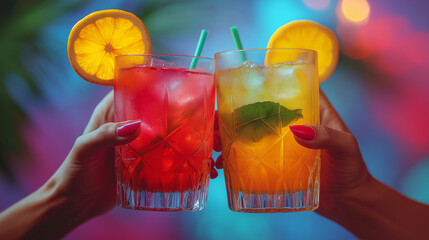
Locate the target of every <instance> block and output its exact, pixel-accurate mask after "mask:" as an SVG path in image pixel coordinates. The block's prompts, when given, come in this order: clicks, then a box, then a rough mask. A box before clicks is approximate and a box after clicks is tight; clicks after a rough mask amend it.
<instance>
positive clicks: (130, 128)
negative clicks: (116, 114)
mask: <svg viewBox="0 0 429 240" xmlns="http://www.w3.org/2000/svg"><path fill="white" fill-rule="evenodd" d="M140 124H141V121H140V120H138V121H132V122H127V123H125V124H123V125H121V126H119V127H118V128H117V129H116V133H117V134H118V136H121V137H126V136H129V135H131V134H133V133H134V132H136V131H137V129H139V128H140Z"/></svg>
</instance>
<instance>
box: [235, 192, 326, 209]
mask: <svg viewBox="0 0 429 240" xmlns="http://www.w3.org/2000/svg"><path fill="white" fill-rule="evenodd" d="M228 205H229V208H230V209H231V210H232V211H235V212H249V213H275V212H301V211H311V210H316V209H317V208H318V207H319V193H318V191H316V192H314V190H313V191H310V190H308V191H305V192H302V191H299V192H294V193H276V194H262V193H261V194H252V193H243V192H238V193H233V192H228Z"/></svg>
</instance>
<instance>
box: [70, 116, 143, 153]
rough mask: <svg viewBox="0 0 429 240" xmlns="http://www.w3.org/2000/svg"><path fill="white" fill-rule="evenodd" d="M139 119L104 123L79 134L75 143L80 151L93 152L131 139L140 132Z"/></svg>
mask: <svg viewBox="0 0 429 240" xmlns="http://www.w3.org/2000/svg"><path fill="white" fill-rule="evenodd" d="M140 125H141V121H140V120H137V121H126V122H119V123H113V122H110V123H105V124H103V125H102V126H100V127H99V128H98V129H96V130H94V131H92V132H90V133H87V134H84V135H82V136H80V137H79V138H78V139H77V140H76V145H78V147H79V148H80V151H81V152H87V151H89V152H94V151H97V150H99V149H101V148H108V147H113V146H116V145H122V144H126V143H129V142H131V141H133V140H134V139H135V138H136V137H137V136H138V135H139V133H140Z"/></svg>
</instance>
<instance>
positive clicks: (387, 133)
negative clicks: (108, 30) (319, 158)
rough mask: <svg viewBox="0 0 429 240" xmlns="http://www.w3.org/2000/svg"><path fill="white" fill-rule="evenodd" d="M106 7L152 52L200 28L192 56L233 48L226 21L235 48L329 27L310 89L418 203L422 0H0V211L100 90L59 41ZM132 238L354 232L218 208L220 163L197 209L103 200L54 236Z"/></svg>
mask: <svg viewBox="0 0 429 240" xmlns="http://www.w3.org/2000/svg"><path fill="white" fill-rule="evenodd" d="M350 4H352V5H350ZM349 6H351V7H349ZM110 8H118V9H122V10H126V11H130V12H133V13H134V14H136V15H137V16H139V17H140V18H141V19H142V21H143V22H144V24H145V25H146V28H147V29H148V32H149V34H150V38H151V41H152V52H153V53H168V54H185V55H192V54H193V52H194V49H195V46H196V44H197V41H198V37H199V34H200V31H201V29H202V28H205V29H207V30H209V34H208V37H207V41H206V44H205V47H204V50H203V53H202V55H203V56H205V57H213V55H214V53H216V52H219V51H224V50H231V49H234V48H235V46H234V43H233V40H232V37H231V35H230V33H229V27H230V26H233V25H236V26H237V27H238V30H239V32H240V36H241V39H242V42H243V45H244V48H262V47H266V45H267V43H268V40H269V38H270V37H271V35H272V34H273V33H274V31H275V30H276V29H277V28H279V27H280V26H282V25H284V24H286V23H288V22H290V21H292V20H297V19H310V20H314V21H317V22H319V23H321V24H323V25H325V26H327V27H329V28H330V29H332V30H333V31H335V33H336V34H337V36H338V39H339V42H340V49H341V53H340V59H339V63H338V66H337V68H336V70H335V72H334V74H333V75H332V76H331V77H330V78H329V79H328V80H327V81H326V82H324V83H322V84H321V88H322V89H323V90H324V91H325V93H326V94H327V96H328V97H329V98H330V99H331V101H332V103H333V105H334V106H335V107H336V108H337V110H338V112H339V113H340V115H341V116H342V117H343V118H344V120H345V122H346V123H347V124H348V126H349V127H350V129H351V130H352V132H353V133H354V134H355V135H356V137H357V139H358V141H359V144H360V148H361V151H362V154H363V156H364V159H365V161H366V163H367V165H368V168H369V170H370V172H371V173H372V174H373V175H374V176H375V177H376V178H378V179H380V180H381V181H383V182H384V183H386V184H388V185H389V186H391V187H393V188H395V189H397V190H398V191H400V192H402V193H404V194H406V195H407V196H409V197H411V198H414V199H416V200H418V201H421V202H425V203H427V204H429V187H428V186H427V183H428V182H429V124H428V123H429V45H428V43H429V24H428V23H429V15H428V14H427V13H426V12H427V10H428V9H429V1H427V0H410V1H401V0H377V1H375V0H372V1H371V0H338V1H337V0H251V1H234V0H216V1H214V0H206V1H183V0H181V1H174V0H158V1H156V0H151V1H149V0H146V1H138V0H112V1H105V0H70V1H66V0H62V1H55V0H41V1H31V0H21V1H12V0H5V1H2V3H1V8H0V9H1V13H2V14H0V16H1V17H0V19H1V24H0V110H1V111H0V121H1V122H0V133H1V134H0V150H1V155H0V169H1V173H0V210H3V209H5V208H7V207H8V206H10V205H11V204H12V203H14V202H16V201H18V200H19V199H21V198H23V197H24V196H26V195H27V194H29V193H30V192H32V191H34V190H35V189H37V188H38V187H39V186H41V185H42V184H43V183H44V182H45V181H46V180H47V179H48V178H49V177H50V176H51V175H52V174H53V173H54V172H55V170H56V169H57V168H58V167H59V166H60V164H61V163H62V161H63V160H64V158H65V157H66V156H67V154H68V152H69V150H70V149H71V147H72V145H73V143H74V141H75V139H76V138H77V137H78V136H79V135H81V133H82V131H83V129H84V127H85V125H86V123H87V121H88V120H89V117H90V115H91V113H92V111H93V109H94V107H95V106H96V104H97V103H98V101H100V100H101V99H102V98H103V96H104V95H105V94H106V93H107V92H109V91H110V90H111V89H112V88H111V87H103V86H98V85H94V84H91V83H88V82H85V81H84V80H82V79H81V78H80V77H79V76H78V75H77V74H76V73H75V72H74V71H73V69H72V67H71V66H70V63H69V61H68V58H67V49H66V46H67V39H68V35H69V32H70V30H71V28H72V27H73V25H74V24H75V23H76V22H77V21H78V20H80V19H81V18H83V17H84V16H86V15H87V14H89V13H91V12H93V11H98V10H102V9H110ZM350 9H351V10H350ZM352 20H354V21H352ZM216 156H217V154H215V158H216ZM322 167H323V165H322ZM143 238H147V239H312V238H317V239H355V237H354V236H353V235H352V234H350V233H349V232H348V231H346V230H344V229H342V228H341V227H340V226H338V225H337V224H335V223H333V222H331V221H329V220H327V219H324V218H322V217H320V216H318V215H317V214H315V213H313V212H303V213H278V214H246V213H234V212H232V211H230V210H229V209H228V206H227V197H226V190H225V181H224V179H223V171H220V175H219V177H218V178H217V179H214V180H212V181H211V183H210V190H209V197H208V207H207V208H206V209H205V210H204V211H202V212H196V213H162V212H143V211H131V210H125V209H120V208H115V209H114V210H112V211H111V212H109V213H107V214H106V215H103V216H101V217H98V218H95V219H92V220H90V221H88V222H87V223H85V224H83V225H82V226H80V227H79V228H77V229H75V230H74V231H73V232H72V233H70V234H69V235H68V236H67V237H66V238H65V239H70V240H72V239H143Z"/></svg>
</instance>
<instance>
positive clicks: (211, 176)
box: [210, 168, 219, 179]
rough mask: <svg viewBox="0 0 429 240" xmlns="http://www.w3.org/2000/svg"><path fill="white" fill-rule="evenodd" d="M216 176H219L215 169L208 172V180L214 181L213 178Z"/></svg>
mask: <svg viewBox="0 0 429 240" xmlns="http://www.w3.org/2000/svg"><path fill="white" fill-rule="evenodd" d="M218 175H219V174H218V173H217V171H216V169H214V168H212V169H211V170H210V178H211V179H215V178H217V176H218Z"/></svg>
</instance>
